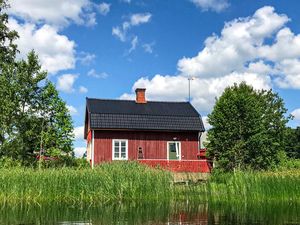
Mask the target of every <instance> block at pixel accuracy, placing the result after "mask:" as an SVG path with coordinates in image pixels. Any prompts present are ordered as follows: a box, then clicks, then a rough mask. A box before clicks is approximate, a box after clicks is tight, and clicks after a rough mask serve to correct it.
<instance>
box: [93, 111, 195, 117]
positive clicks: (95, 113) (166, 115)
mask: <svg viewBox="0 0 300 225" xmlns="http://www.w3.org/2000/svg"><path fill="white" fill-rule="evenodd" d="M91 114H94V115H130V116H165V117H192V118H194V117H196V118H198V117H199V116H198V115H197V116H190V115H188V116H187V115H172V114H165V115H153V114H142V113H135V114H132V113H111V112H110V113H108V112H106V113H98V112H92V113H91Z"/></svg>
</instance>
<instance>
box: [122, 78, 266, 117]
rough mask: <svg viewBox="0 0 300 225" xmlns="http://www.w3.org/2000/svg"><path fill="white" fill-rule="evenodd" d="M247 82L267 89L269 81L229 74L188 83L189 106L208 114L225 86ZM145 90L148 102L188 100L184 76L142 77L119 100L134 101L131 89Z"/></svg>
mask: <svg viewBox="0 0 300 225" xmlns="http://www.w3.org/2000/svg"><path fill="white" fill-rule="evenodd" d="M243 81H244V82H246V83H247V84H249V85H252V86H253V87H254V88H256V89H269V88H270V79H269V78H268V77H266V76H260V75H258V74H253V73H241V74H239V73H231V74H229V75H227V76H224V77H218V78H206V79H200V78H197V79H194V80H192V81H191V96H192V104H193V105H194V106H195V107H196V108H197V109H198V110H199V111H204V112H208V111H210V110H211V109H212V107H213V104H214V101H215V97H217V96H220V95H221V93H222V92H223V90H224V89H225V88H226V87H227V86H228V85H233V84H234V83H241V82H243ZM138 87H144V88H146V96H147V99H149V100H167V101H187V100H188V99H187V98H188V80H187V77H185V76H170V75H159V74H157V75H155V76H154V77H153V78H152V79H149V78H147V77H142V78H140V79H139V80H137V81H136V82H135V83H134V85H133V87H132V93H125V94H123V95H122V96H121V97H120V98H121V99H134V97H135V95H134V94H133V93H134V90H135V89H136V88H138Z"/></svg>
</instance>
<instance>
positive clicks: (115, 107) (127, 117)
mask: <svg viewBox="0 0 300 225" xmlns="http://www.w3.org/2000/svg"><path fill="white" fill-rule="evenodd" d="M86 106H87V113H88V114H89V117H88V118H89V120H90V121H89V122H90V127H91V129H132V130H166V131H201V132H203V131H204V130H205V129H204V126H203V122H202V119H201V116H200V115H199V113H198V112H197V111H196V110H195V108H194V107H193V106H192V105H191V104H190V103H189V102H155V101H148V102H147V103H146V104H138V103H136V102H135V101H129V100H106V99H93V98H87V99H86Z"/></svg>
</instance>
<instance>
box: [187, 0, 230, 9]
mask: <svg viewBox="0 0 300 225" xmlns="http://www.w3.org/2000/svg"><path fill="white" fill-rule="evenodd" d="M191 2H193V3H194V4H195V5H196V6H197V7H199V8H201V9H202V10H203V11H208V10H212V11H215V12H221V11H223V10H225V9H226V8H228V7H229V3H228V1H227V0H191Z"/></svg>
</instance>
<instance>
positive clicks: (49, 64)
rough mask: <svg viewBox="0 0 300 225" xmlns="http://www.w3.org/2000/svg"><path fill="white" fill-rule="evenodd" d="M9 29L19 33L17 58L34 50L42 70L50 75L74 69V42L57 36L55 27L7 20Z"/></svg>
mask: <svg viewBox="0 0 300 225" xmlns="http://www.w3.org/2000/svg"><path fill="white" fill-rule="evenodd" d="M9 27H10V28H11V29H12V30H16V31H17V32H18V33H19V36H20V38H19V39H17V40H16V44H17V45H18V48H19V50H20V56H19V57H21V58H24V57H25V56H26V55H27V54H28V52H29V51H31V50H32V49H34V50H35V51H36V53H37V54H38V55H39V59H40V61H41V64H42V69H44V70H47V71H48V72H49V73H52V74H54V73H57V72H58V71H61V70H66V69H72V68H74V67H75V61H76V60H75V42H74V41H71V40H69V38H68V37H67V36H65V35H61V34H59V33H58V31H57V29H56V28H55V27H53V26H50V25H43V26H41V27H37V26H36V25H34V24H32V23H24V24H19V23H18V22H17V21H16V20H15V19H9Z"/></svg>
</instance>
